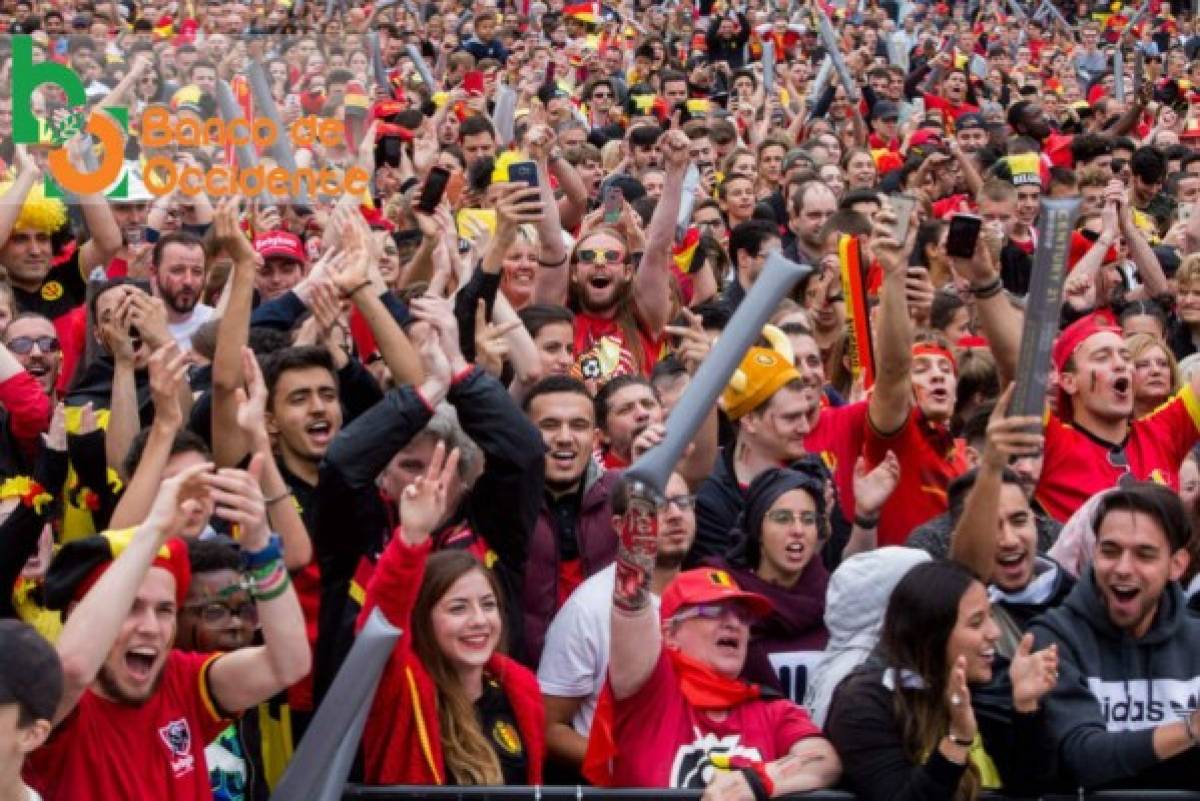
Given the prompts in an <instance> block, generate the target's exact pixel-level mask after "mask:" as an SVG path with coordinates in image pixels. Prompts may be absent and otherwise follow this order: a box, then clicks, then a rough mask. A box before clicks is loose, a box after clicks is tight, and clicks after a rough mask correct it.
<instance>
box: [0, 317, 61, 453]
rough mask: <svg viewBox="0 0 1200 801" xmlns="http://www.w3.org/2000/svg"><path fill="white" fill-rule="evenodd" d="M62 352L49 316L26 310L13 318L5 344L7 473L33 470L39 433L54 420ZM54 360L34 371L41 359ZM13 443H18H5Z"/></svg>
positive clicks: (2, 401)
mask: <svg viewBox="0 0 1200 801" xmlns="http://www.w3.org/2000/svg"><path fill="white" fill-rule="evenodd" d="M22 351H24V353H22ZM58 356H59V354H58V335H57V334H56V333H55V331H54V325H53V324H52V323H51V322H50V321H49V320H47V319H46V318H45V317H41V316H38V315H21V316H18V317H17V318H16V319H15V320H13V321H12V322H11V323H9V326H8V331H7V332H6V333H5V341H4V345H0V422H2V424H3V429H4V430H3V434H2V435H0V436H3V440H0V451H4V452H5V453H4V458H3V460H2V463H0V469H2V470H3V471H4V472H5V474H9V473H11V472H28V470H29V468H31V467H32V465H33V460H34V458H35V457H36V454H37V452H38V445H39V437H40V435H41V434H42V432H44V431H46V430H47V429H48V428H49V425H50V396H51V394H52V393H53V391H54V377H56V376H57V374H58V369H57V362H58ZM51 361H52V362H53V363H54V365H55V366H54V368H53V369H52V370H49V371H48V373H46V374H43V375H42V376H37V375H35V374H34V373H33V370H32V369H31V368H32V367H33V366H34V365H35V364H39V365H40V364H44V363H48V362H51ZM39 369H40V368H39ZM41 382H48V383H41ZM8 444H15V445H16V447H15V448H12V447H5V446H6V445H8ZM22 462H23V463H24V464H22ZM22 467H24V469H22Z"/></svg>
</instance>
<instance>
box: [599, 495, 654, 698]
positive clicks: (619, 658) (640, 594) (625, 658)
mask: <svg viewBox="0 0 1200 801" xmlns="http://www.w3.org/2000/svg"><path fill="white" fill-rule="evenodd" d="M623 491H625V489H624V487H622V486H620V485H618V486H615V487H613V492H623ZM657 500H658V499H657V498H655V499H653V500H651V501H649V502H648V501H647V500H646V499H643V498H638V497H632V498H630V500H629V504H628V507H627V509H626V512H625V519H624V520H623V521H622V522H621V530H620V532H619V533H618V535H617V536H618V540H619V541H618V546H617V577H616V581H615V582H614V583H613V603H612V632H611V635H610V641H611V643H612V644H611V646H610V651H609V657H608V681H609V684H610V686H611V687H612V691H613V695H614V696H615V697H616V698H618V699H621V698H629V697H630V696H632V695H634V694H635V693H637V691H638V690H640V689H641V688H642V685H644V684H645V683H646V681H647V679H649V678H650V674H651V673H652V672H653V671H654V666H655V665H656V664H658V658H659V656H660V655H661V653H662V629H661V627H660V625H659V621H658V614H657V612H656V611H655V609H654V607H653V605H651V603H650V578H651V576H653V575H654V560H655V557H656V556H657V555H658V511H657V508H656V506H657Z"/></svg>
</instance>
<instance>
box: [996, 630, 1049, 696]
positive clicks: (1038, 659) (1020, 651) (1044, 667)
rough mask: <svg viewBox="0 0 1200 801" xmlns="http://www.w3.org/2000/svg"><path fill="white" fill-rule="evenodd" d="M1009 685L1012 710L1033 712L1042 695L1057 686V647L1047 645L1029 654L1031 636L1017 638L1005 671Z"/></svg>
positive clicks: (1031, 645)
mask: <svg viewBox="0 0 1200 801" xmlns="http://www.w3.org/2000/svg"><path fill="white" fill-rule="evenodd" d="M1008 678H1009V680H1010V681H1011V682H1012V692H1013V707H1014V708H1015V709H1016V710H1017V711H1018V712H1023V713H1030V712H1036V711H1037V708H1038V704H1039V703H1040V701H1041V700H1042V698H1043V697H1044V696H1045V695H1046V693H1048V692H1050V691H1051V690H1053V689H1054V688H1055V686H1057V685H1058V645H1057V644H1056V643H1051V644H1050V645H1048V646H1046V647H1045V648H1043V649H1042V650H1040V651H1038V652H1037V653H1034V652H1033V635H1032V634H1026V635H1025V636H1024V637H1022V638H1021V642H1020V644H1019V645H1018V646H1017V651H1016V653H1014V654H1013V658H1012V664H1011V665H1009V668H1008Z"/></svg>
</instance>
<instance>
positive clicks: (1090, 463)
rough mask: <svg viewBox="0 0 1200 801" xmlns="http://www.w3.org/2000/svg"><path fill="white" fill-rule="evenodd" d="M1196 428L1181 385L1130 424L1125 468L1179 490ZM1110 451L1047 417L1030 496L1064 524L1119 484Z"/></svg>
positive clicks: (1198, 408)
mask: <svg viewBox="0 0 1200 801" xmlns="http://www.w3.org/2000/svg"><path fill="white" fill-rule="evenodd" d="M1198 427H1200V401H1198V400H1197V398H1196V394H1195V393H1194V392H1193V391H1192V387H1191V385H1190V384H1185V385H1184V387H1183V389H1181V390H1180V391H1179V392H1178V393H1177V394H1176V395H1175V397H1174V398H1171V400H1169V401H1167V402H1166V403H1164V404H1163V405H1162V406H1160V407H1158V408H1157V409H1155V410H1154V411H1152V412H1150V414H1148V415H1146V416H1145V417H1142V418H1139V419H1137V420H1134V421H1133V423H1132V424H1131V425H1130V427H1129V437H1128V438H1127V439H1126V440H1125V447H1124V453H1125V461H1126V462H1127V463H1128V465H1129V470H1128V472H1129V473H1131V474H1132V475H1133V476H1134V478H1136V479H1138V480H1140V481H1157V482H1159V483H1160V484H1166V485H1167V486H1169V487H1170V488H1171V489H1173V490H1178V489H1179V465H1180V464H1182V463H1183V459H1184V457H1185V456H1187V452H1188V451H1189V450H1191V448H1192V446H1193V445H1195V444H1196V441H1197V439H1200V431H1198V430H1197V429H1198ZM1110 453H1111V449H1110V448H1109V447H1108V446H1106V445H1105V444H1104V443H1102V442H1100V441H1098V440H1096V439H1095V438H1094V437H1091V436H1088V435H1087V434H1086V433H1084V432H1083V431H1081V430H1080V429H1078V428H1076V427H1074V426H1072V425H1070V424H1069V423H1064V422H1063V421H1062V420H1060V419H1059V418H1058V417H1057V416H1055V415H1053V414H1051V415H1049V417H1048V418H1047V420H1046V458H1045V462H1044V464H1043V466H1042V478H1041V480H1040V481H1039V482H1038V485H1037V490H1036V492H1035V493H1034V497H1036V498H1037V500H1038V502H1039V503H1040V504H1041V505H1042V508H1043V509H1045V510H1046V512H1047V513H1048V514H1049V515H1050V516H1051V517H1053V518H1054V519H1055V520H1059V521H1062V522H1065V521H1066V520H1067V518H1069V517H1070V516H1071V515H1072V514H1074V513H1075V510H1077V509H1078V508H1079V507H1080V506H1082V505H1083V503H1084V501H1086V500H1087V499H1088V498H1090V497H1091V496H1093V495H1095V494H1096V493H1097V492H1100V491H1101V490H1106V489H1110V488H1112V487H1115V486H1117V483H1118V482H1119V481H1120V479H1121V476H1123V475H1125V473H1126V470H1125V468H1123V467H1117V466H1114V465H1113V464H1112V461H1111V460H1110ZM1117 462H1118V464H1119V463H1120V459H1119V458H1118V459H1117ZM901 480H903V479H901Z"/></svg>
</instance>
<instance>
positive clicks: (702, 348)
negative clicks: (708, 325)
mask: <svg viewBox="0 0 1200 801" xmlns="http://www.w3.org/2000/svg"><path fill="white" fill-rule="evenodd" d="M679 311H680V314H682V315H683V318H684V319H685V320H686V321H687V325H686V326H684V325H668V326H666V327H665V328H664V329H663V330H664V331H666V332H667V333H668V334H670V335H671V336H673V337H679V346H678V347H677V348H676V349H675V355H676V356H678V357H679V360H680V361H681V362H683V369H685V370H686V371H687V373H688V375H695V374H696V371H697V370H699V369H700V364H701V363H702V362H703V361H704V360H705V358H707V357H708V353H709V351H710V350H712V343H711V342H710V341H709V338H708V332H707V331H705V330H704V321H703V320H702V319H701V317H700V315H698V314H696V313H695V312H693V311H692V310H691V309H688V308H687V307H683V308H681V309H680V310H679Z"/></svg>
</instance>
